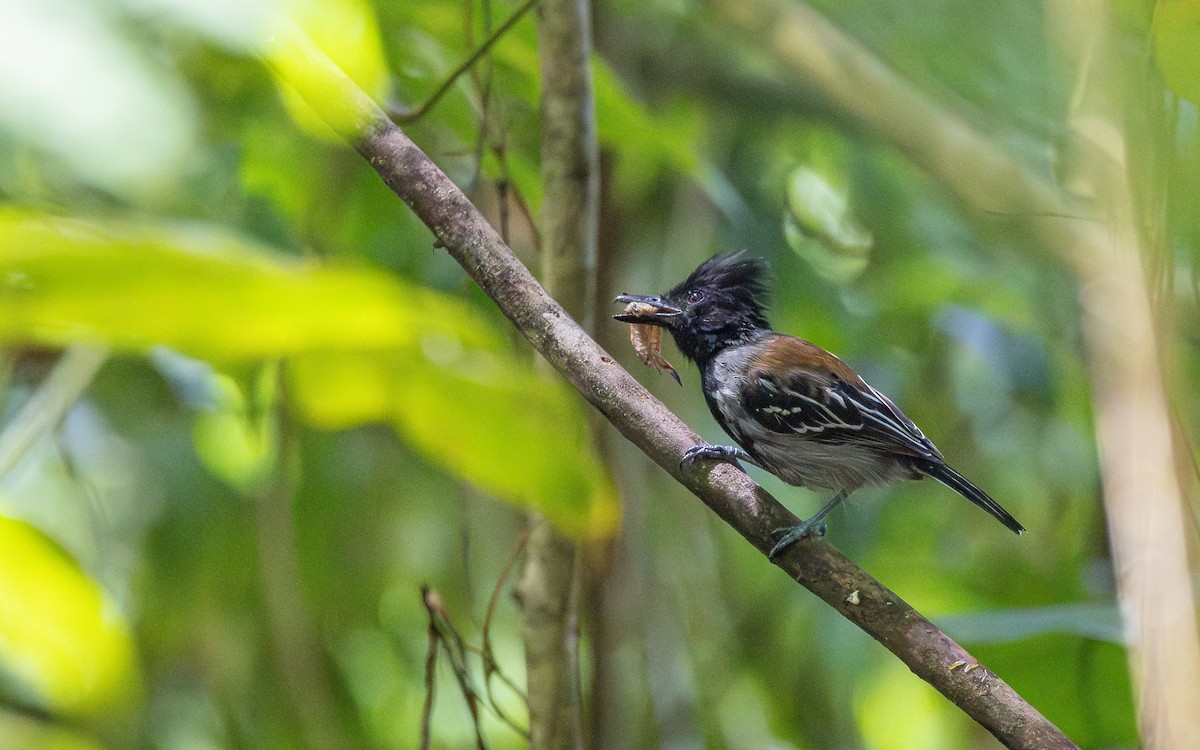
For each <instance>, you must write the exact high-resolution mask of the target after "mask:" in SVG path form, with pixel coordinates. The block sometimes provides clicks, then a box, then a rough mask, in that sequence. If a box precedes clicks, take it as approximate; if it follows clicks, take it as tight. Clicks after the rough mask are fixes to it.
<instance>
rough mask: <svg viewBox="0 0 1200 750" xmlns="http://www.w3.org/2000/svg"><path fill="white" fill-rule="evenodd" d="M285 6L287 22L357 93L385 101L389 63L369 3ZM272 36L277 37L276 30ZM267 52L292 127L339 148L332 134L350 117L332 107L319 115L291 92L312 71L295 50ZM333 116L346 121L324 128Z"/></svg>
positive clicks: (307, 0)
mask: <svg viewBox="0 0 1200 750" xmlns="http://www.w3.org/2000/svg"><path fill="white" fill-rule="evenodd" d="M283 5H284V8H285V9H286V12H287V14H288V15H289V16H290V18H291V20H293V21H295V23H296V24H297V26H299V27H300V28H301V29H303V30H304V33H305V34H307V36H308V38H309V39H310V40H311V41H312V43H313V44H314V46H315V47H316V48H319V49H320V50H321V51H322V52H324V53H325V54H326V55H328V56H329V58H330V59H331V60H332V61H333V62H334V63H336V64H337V66H338V67H339V68H340V69H341V70H342V71H343V72H344V73H345V74H346V75H347V76H348V77H349V78H350V80H352V81H354V83H355V84H357V85H358V87H359V88H360V89H362V90H363V91H366V92H367V93H368V94H369V95H371V96H373V97H375V99H376V100H377V101H379V100H382V99H383V98H384V97H386V96H387V87H388V82H389V76H388V66H387V60H386V59H385V58H384V55H383V44H382V43H381V42H380V39H379V23H378V21H377V20H376V18H375V11H374V9H373V8H372V7H371V6H370V5H369V4H367V3H365V2H363V0H286V2H284V3H283ZM275 33H276V34H279V33H281V32H280V31H279V29H278V28H277V29H276V32H275ZM272 41H274V40H272ZM267 52H268V55H269V57H270V59H271V61H272V63H273V64H274V68H275V71H276V73H277V75H276V84H277V86H278V87H279V92H280V95H281V96H282V97H283V101H284V104H285V105H286V106H287V109H288V112H289V114H291V116H292V119H293V120H295V122H296V124H297V125H299V126H300V127H301V128H303V129H304V130H305V131H306V132H308V133H309V134H310V135H315V136H317V137H320V138H322V139H325V140H328V141H332V142H334V143H337V144H339V145H340V144H343V143H344V141H343V140H342V138H341V137H340V136H339V135H337V133H335V132H334V131H335V130H339V127H338V125H339V124H341V125H343V126H349V125H351V124H352V123H353V122H354V120H353V118H354V113H353V112H350V111H345V110H335V109H333V108H330V109H327V110H325V111H323V112H321V113H320V114H318V113H316V112H314V111H313V110H312V108H311V107H310V106H309V104H308V103H307V102H306V101H305V100H304V99H303V98H302V97H301V96H300V94H299V93H297V91H296V90H295V89H294V88H293V87H292V86H293V85H295V84H296V83H297V82H298V78H297V77H300V78H303V77H305V75H306V72H308V71H309V70H310V68H309V67H308V65H307V64H306V62H305V61H303V60H302V59H301V58H299V57H297V56H296V55H295V53H296V52H297V49H296V48H295V47H286V46H283V45H278V44H268V47H267ZM280 71H284V73H283V75H282V79H285V80H281V76H280V75H279V72H280ZM334 113H339V114H341V115H344V116H345V117H346V118H348V119H347V120H346V121H344V122H341V123H338V122H334V123H327V118H329V117H330V115H331V114H334ZM331 125H332V126H333V128H332V129H331V127H330V126H331Z"/></svg>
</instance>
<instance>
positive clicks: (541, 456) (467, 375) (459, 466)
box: [291, 335, 619, 536]
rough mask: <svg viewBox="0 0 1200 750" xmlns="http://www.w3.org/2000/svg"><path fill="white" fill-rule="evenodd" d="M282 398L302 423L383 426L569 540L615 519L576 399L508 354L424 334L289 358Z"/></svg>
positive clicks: (598, 531)
mask: <svg viewBox="0 0 1200 750" xmlns="http://www.w3.org/2000/svg"><path fill="white" fill-rule="evenodd" d="M294 364H295V366H294V368H293V370H292V374H293V378H292V386H293V387H292V389H291V393H292V394H293V396H294V399H295V401H296V403H297V405H298V406H299V408H300V411H301V412H302V413H303V414H304V416H305V417H306V418H307V419H308V420H310V421H311V422H313V423H314V424H317V425H320V426H325V427H328V428H333V429H340V428H345V427H350V426H352V425H355V424H359V423H362V422H369V421H388V422H390V423H391V424H393V425H395V427H396V429H397V430H398V431H399V432H400V434H401V435H402V436H404V438H405V439H406V440H407V441H408V442H409V443H411V444H412V445H413V446H414V447H415V448H416V449H417V450H418V451H420V452H421V453H422V454H423V455H424V456H425V457H426V458H428V459H429V460H430V461H431V462H432V463H434V464H437V465H439V466H442V467H443V468H445V469H446V470H447V471H450V472H453V473H455V474H458V475H459V476H463V477H466V478H468V479H469V480H470V481H471V482H472V483H474V484H476V485H477V486H479V487H480V488H482V489H484V490H486V491H487V492H490V493H492V494H494V495H496V496H497V497H499V498H501V499H504V500H507V501H509V502H515V503H520V504H523V505H527V506H530V507H533V508H536V509H537V510H539V511H541V512H542V513H543V514H545V515H546V516H547V517H548V518H549V519H550V520H551V521H553V522H554V523H555V524H556V525H558V526H559V527H560V528H561V529H563V530H564V531H565V532H567V533H569V534H573V535H575V536H598V535H603V534H607V533H609V532H611V531H612V529H613V528H614V527H615V526H616V524H617V522H618V516H619V512H618V508H617V503H616V499H615V493H614V490H613V488H612V486H611V484H610V480H609V478H608V476H607V474H606V473H605V471H604V469H603V467H602V465H601V463H600V460H599V457H598V456H597V454H596V452H595V449H594V447H593V445H592V441H591V440H590V438H589V434H588V426H587V420H586V419H585V416H584V413H583V408H582V406H581V405H580V403H579V400H578V398H577V397H576V396H575V394H574V393H572V392H571V391H570V389H568V388H567V387H566V386H565V385H564V384H563V383H562V382H561V381H559V380H557V379H551V378H548V377H544V376H540V375H537V374H536V373H534V372H533V369H532V368H531V367H530V364H529V362H527V361H524V359H523V358H520V359H519V358H517V357H515V356H514V355H512V354H508V355H505V354H503V353H498V352H486V351H481V350H478V349H471V348H467V347H464V346H463V342H462V341H461V340H455V339H448V338H445V337H441V336H434V335H430V336H427V337H426V338H425V339H424V340H423V341H422V344H421V346H419V347H415V348H414V349H411V350H405V351H403V352H387V353H377V354H338V355H328V356H321V357H303V358H299V359H297V360H296V361H295V363H294Z"/></svg>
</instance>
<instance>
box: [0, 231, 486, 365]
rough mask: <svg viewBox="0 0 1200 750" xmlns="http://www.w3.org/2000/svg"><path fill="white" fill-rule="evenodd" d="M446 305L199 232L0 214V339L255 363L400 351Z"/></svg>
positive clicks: (474, 331)
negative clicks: (326, 353)
mask: <svg viewBox="0 0 1200 750" xmlns="http://www.w3.org/2000/svg"><path fill="white" fill-rule="evenodd" d="M458 309H459V308H458V307H457V306H455V305H453V304H447V302H446V301H445V298H444V297H442V296H441V295H438V294H437V293H435V292H433V291H431V290H428V289H424V288H421V287H413V286H408V285H405V284H403V283H401V282H399V281H397V280H396V279H394V278H392V277H390V276H388V275H387V274H385V273H382V272H378V271H371V270H366V269H350V268H320V267H317V266H315V265H313V264H305V263H300V262H296V261H294V260H290V259H287V258H284V257H281V256H276V255H272V254H271V253H269V252H267V251H266V250H264V249H262V248H259V247H255V246H253V245H251V244H249V243H246V242H244V241H242V240H240V239H237V238H235V237H234V236H232V235H229V234H225V233H222V232H216V231H212V230H209V229H205V228H195V227H191V228H189V227H157V226H151V225H135V224H112V223H109V224H97V223H93V222H88V221H83V220H78V219H59V218H50V217H46V216H37V215H30V214H24V213H18V212H6V213H0V340H3V341H7V342H13V343H37V344H43V345H50V346H63V345H67V344H71V343H75V342H80V341H83V342H97V343H103V344H107V345H109V346H111V347H113V348H114V349H117V350H121V351H126V352H135V353H143V352H145V351H147V350H148V349H149V348H150V347H152V346H154V345H156V344H163V345H166V346H169V347H172V348H174V349H178V350H180V351H183V352H185V353H188V354H190V355H193V356H197V357H202V358H209V359H215V360H218V361H231V360H246V359H260V358H269V357H278V356H283V355H288V354H295V353H298V352H305V351H314V350H326V349H340V350H346V349H375V348H381V347H390V346H397V345H403V344H410V343H412V342H413V341H414V338H415V335H416V334H415V331H416V329H417V327H418V326H420V327H423V328H424V329H426V330H438V329H439V327H442V326H443V325H449V322H448V316H451V315H453V314H455V312H457V311H458ZM453 332H454V335H456V336H461V335H465V334H467V330H466V328H465V327H464V326H462V325H458V324H455V325H454V327H453ZM469 334H470V336H471V337H472V340H473V341H475V342H477V343H478V342H479V341H480V340H481V339H487V338H491V332H490V331H488V330H487V329H486V328H481V327H479V326H475V327H472V328H471V330H470V331H469Z"/></svg>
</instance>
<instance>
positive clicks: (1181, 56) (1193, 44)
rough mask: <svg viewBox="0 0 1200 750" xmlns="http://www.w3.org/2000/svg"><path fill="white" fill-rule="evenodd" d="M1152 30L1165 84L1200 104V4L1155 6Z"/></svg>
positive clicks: (1182, 0)
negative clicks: (1199, 52)
mask: <svg viewBox="0 0 1200 750" xmlns="http://www.w3.org/2000/svg"><path fill="white" fill-rule="evenodd" d="M1151 30H1152V33H1153V38H1154V59H1155V61H1156V62H1157V63H1158V69H1159V70H1160V71H1161V72H1162V76H1163V80H1165V81H1166V83H1167V85H1168V86H1170V87H1171V89H1172V90H1174V92H1175V93H1176V94H1178V95H1179V96H1181V97H1183V98H1184V99H1188V100H1190V101H1192V102H1193V103H1196V104H1200V54H1197V50H1200V0H1160V1H1159V2H1157V3H1155V4H1154V20H1153V22H1152V26H1151Z"/></svg>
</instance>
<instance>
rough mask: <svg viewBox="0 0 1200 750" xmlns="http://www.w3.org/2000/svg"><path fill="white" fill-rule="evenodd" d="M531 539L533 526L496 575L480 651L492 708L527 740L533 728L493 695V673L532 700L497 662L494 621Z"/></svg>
mask: <svg viewBox="0 0 1200 750" xmlns="http://www.w3.org/2000/svg"><path fill="white" fill-rule="evenodd" d="M528 542H529V529H526V530H525V531H523V532H521V536H520V537H518V538H517V543H516V544H515V545H513V551H512V554H511V555H509V556H508V559H507V560H505V561H504V565H503V567H501V568H500V575H499V576H498V577H497V578H496V585H495V586H494V587H492V595H491V596H490V597H489V598H488V606H487V612H486V613H484V616H483V634H482V636H481V639H480V640H481V642H482V643H481V648H480V652H479V656H480V659H481V660H482V662H483V689H484V692H485V693H487V699H488V703H490V704H491V706H492V710H493V711H495V712H496V715H497V716H498V717H500V720H501V721H503V722H504V723H505V724H507V725H508V726H509V727H510V728H512V730H513V731H514V732H517V733H518V734H520V735H521V736H522V737H524V738H525V739H529V730H528V729H526V728H524V727H522V726H520V725H519V724H517V723H516V722H515V721H514V720H513V719H512V718H511V717H509V716H508V714H506V713H505V712H504V710H503V709H502V708H500V704H499V703H497V702H496V699H495V698H494V697H493V696H492V676H493V675H495V676H496V677H499V678H500V681H501V682H503V683H504V684H505V685H506V686H507V687H508V689H509V690H512V691H513V692H514V693H516V694H517V695H520V696H521V697H522V698H524V699H525V700H526V703H528V700H529V699H528V698H527V697H526V696H525V694H524V693H523V692H522V691H521V689H520V688H519V687H517V685H516V684H515V683H514V682H513V681H512V679H510V678H509V676H508V675H507V674H505V672H504V671H503V670H501V669H500V666H499V665H498V664H497V663H496V656H495V654H494V653H493V652H492V638H491V635H492V621H493V619H494V617H495V615H496V605H497V604H499V602H500V592H501V591H503V590H504V584H505V583H506V582H507V581H508V576H509V575H510V574H511V573H512V569H513V567H514V566H515V565H516V564H517V559H518V558H519V557H520V556H521V553H522V552H524V551H525V545H526V544H527V543H528Z"/></svg>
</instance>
